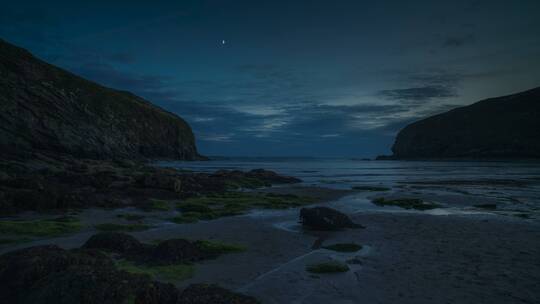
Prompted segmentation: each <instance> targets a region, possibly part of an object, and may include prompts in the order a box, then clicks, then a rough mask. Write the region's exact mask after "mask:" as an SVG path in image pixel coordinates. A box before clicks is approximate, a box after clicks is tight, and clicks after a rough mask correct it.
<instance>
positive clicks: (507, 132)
mask: <svg viewBox="0 0 540 304" xmlns="http://www.w3.org/2000/svg"><path fill="white" fill-rule="evenodd" d="M392 152H393V153H394V155H393V156H392V157H391V159H434V158H439V159H443V158H470V159H475V158H477V159H478V158H501V159H502V158H540V87H539V88H535V89H532V90H529V91H526V92H522V93H518V94H514V95H509V96H504V97H498V98H491V99H486V100H483V101H480V102H477V103H474V104H472V105H469V106H466V107H460V108H456V109H453V110H451V111H448V112H446V113H442V114H439V115H435V116H431V117H429V118H426V119H423V120H420V121H417V122H415V123H412V124H410V125H408V126H407V127H405V128H404V129H403V130H401V131H400V132H399V134H398V135H397V138H396V141H395V143H394V146H393V147H392ZM379 159H382V158H379Z"/></svg>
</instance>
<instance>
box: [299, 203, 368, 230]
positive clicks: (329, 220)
mask: <svg viewBox="0 0 540 304" xmlns="http://www.w3.org/2000/svg"><path fill="white" fill-rule="evenodd" d="M300 221H301V222H302V225H303V226H306V227H308V228H311V229H315V230H338V229H343V228H364V227H363V226H362V225H359V224H355V223H353V221H352V220H351V219H350V218H349V217H348V216H347V215H345V214H343V213H341V212H339V211H337V210H335V209H332V208H328V207H313V208H302V209H301V210H300Z"/></svg>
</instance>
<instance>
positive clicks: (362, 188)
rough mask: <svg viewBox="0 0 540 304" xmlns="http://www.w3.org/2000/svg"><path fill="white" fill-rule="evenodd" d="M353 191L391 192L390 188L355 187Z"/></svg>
mask: <svg viewBox="0 0 540 304" xmlns="http://www.w3.org/2000/svg"><path fill="white" fill-rule="evenodd" d="M352 189H353V190H359V191H390V188H388V187H380V186H353V187H352Z"/></svg>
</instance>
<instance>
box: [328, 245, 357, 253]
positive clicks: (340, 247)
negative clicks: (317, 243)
mask: <svg viewBox="0 0 540 304" xmlns="http://www.w3.org/2000/svg"><path fill="white" fill-rule="evenodd" d="M322 248H324V249H328V250H333V251H338V252H356V251H358V250H360V249H362V245H358V244H355V243H338V244H332V245H328V246H323V247H322Z"/></svg>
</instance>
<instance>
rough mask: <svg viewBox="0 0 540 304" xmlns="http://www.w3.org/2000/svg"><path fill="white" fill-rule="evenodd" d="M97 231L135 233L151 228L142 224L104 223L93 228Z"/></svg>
mask: <svg viewBox="0 0 540 304" xmlns="http://www.w3.org/2000/svg"><path fill="white" fill-rule="evenodd" d="M94 227H95V228H96V229H97V230H99V231H105V232H135V231H143V230H148V229H150V228H152V226H150V225H144V224H125V225H123V224H114V223H104V224H98V225H95V226H94Z"/></svg>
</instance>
